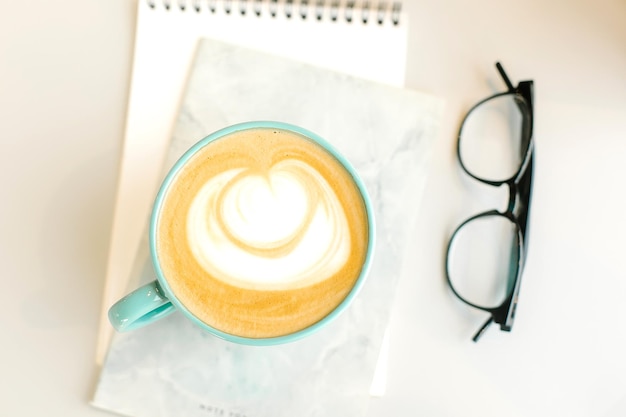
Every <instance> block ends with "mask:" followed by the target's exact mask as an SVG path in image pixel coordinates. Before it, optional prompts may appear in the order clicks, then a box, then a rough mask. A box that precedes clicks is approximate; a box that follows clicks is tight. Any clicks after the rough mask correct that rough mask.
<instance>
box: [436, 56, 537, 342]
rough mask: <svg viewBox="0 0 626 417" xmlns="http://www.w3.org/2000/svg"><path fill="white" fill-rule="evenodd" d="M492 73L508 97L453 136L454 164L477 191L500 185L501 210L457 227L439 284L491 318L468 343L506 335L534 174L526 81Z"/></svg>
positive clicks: (493, 100) (472, 115)
mask: <svg viewBox="0 0 626 417" xmlns="http://www.w3.org/2000/svg"><path fill="white" fill-rule="evenodd" d="M496 68H497V70H498V72H499V73H500V76H501V77H502V80H503V81H504V83H505V84H506V86H507V91H505V92H501V93H497V94H494V95H492V96H490V97H487V98H486V99H484V100H481V101H480V102H478V104H476V105H475V106H474V107H472V108H471V109H470V110H469V111H468V113H467V114H466V115H465V118H464V119H463V122H462V123H461V127H460V128H459V134H458V140H457V157H458V159H459V163H460V165H461V168H462V169H463V171H465V173H466V174H468V175H469V176H470V177H472V178H474V179H475V180H477V181H480V182H481V183H483V184H486V185H490V186H493V187H500V186H503V185H506V186H507V187H508V191H509V202H508V205H507V208H506V210H504V211H498V210H496V209H494V210H489V211H485V212H483V213H479V214H476V215H474V216H472V217H470V218H469V219H467V220H465V221H464V222H463V223H461V224H460V225H459V226H458V227H457V228H456V230H455V231H454V233H453V234H452V237H451V238H450V241H449V243H448V249H447V253H446V265H445V270H446V271H445V272H446V280H447V282H448V285H449V286H450V288H451V289H452V292H453V293H454V295H456V296H457V297H458V298H459V299H460V300H461V301H463V302H464V303H465V304H467V305H469V306H471V307H474V308H477V309H480V310H483V311H485V312H487V313H489V314H490V317H489V319H488V320H487V321H486V322H485V323H484V324H483V325H482V326H481V328H480V329H479V330H478V332H477V333H476V334H475V335H474V337H473V339H472V340H474V342H476V341H478V339H479V338H480V336H481V335H482V334H483V333H484V331H485V330H486V329H487V328H488V327H489V325H491V324H492V323H493V322H496V323H497V324H499V325H500V329H501V330H503V331H511V328H512V327H513V321H514V319H515V310H516V308H517V303H518V299H519V290H520V283H521V276H522V271H523V268H524V263H525V260H526V253H527V245H528V215H529V210H530V200H531V192H532V174H533V155H534V144H533V81H521V82H520V83H519V84H518V85H517V87H514V86H513V84H511V81H510V80H509V77H508V76H507V75H506V73H505V72H504V69H503V68H502V65H500V63H496Z"/></svg>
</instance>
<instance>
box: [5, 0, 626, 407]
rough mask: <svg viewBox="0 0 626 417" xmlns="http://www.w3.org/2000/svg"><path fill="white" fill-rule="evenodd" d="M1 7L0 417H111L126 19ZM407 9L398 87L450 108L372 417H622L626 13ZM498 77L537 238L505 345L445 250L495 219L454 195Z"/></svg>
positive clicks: (71, 7)
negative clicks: (470, 224)
mask: <svg viewBox="0 0 626 417" xmlns="http://www.w3.org/2000/svg"><path fill="white" fill-rule="evenodd" d="M0 3H1V4H0V10H1V12H0V190H1V192H2V200H1V204H0V266H1V267H2V273H1V274H0V280H1V284H2V290H1V292H2V303H3V309H2V314H1V315H0V330H1V333H0V335H1V336H0V337H1V339H0V346H1V347H0V370H1V371H0V415H3V416H5V415H6V416H37V415H45V416H64V417H71V416H103V415H107V413H104V412H102V411H98V410H95V409H93V408H91V406H89V404H88V400H89V398H90V396H91V393H92V390H93V387H94V383H95V380H96V378H97V368H96V366H95V362H94V355H95V344H96V330H97V329H96V327H97V324H98V316H99V312H100V300H101V293H102V286H103V277H104V269H105V264H106V258H107V250H108V241H109V233H110V227H111V219H112V209H113V204H114V196H115V187H116V180H117V168H118V162H119V158H120V152H121V144H122V143H121V139H122V133H123V124H124V117H125V116H124V115H125V107H126V98H127V92H128V85H129V74H130V65H131V60H132V44H133V36H134V25H135V5H134V2H133V1H131V0H109V1H102V0H99V1H96V0H87V1H84V0H83V1H79V0H66V1H53V2H47V1H42V0H30V1H25V2H20V1H8V0H2V1H1V2H0ZM405 10H406V11H407V12H408V13H409V16H410V21H411V22H410V23H411V41H410V47H409V62H408V69H407V74H408V75H407V85H408V86H409V87H411V88H416V89H419V90H423V91H426V92H431V93H434V94H436V95H439V96H441V97H443V98H445V99H446V104H447V105H446V113H445V121H444V127H443V129H442V132H441V137H440V140H439V142H438V144H437V148H436V152H435V166H434V168H433V175H432V177H431V179H430V183H429V186H428V189H427V191H426V192H427V194H426V200H425V203H424V207H423V209H422V211H421V212H420V217H419V221H418V225H417V228H416V230H415V241H414V242H413V243H414V245H415V256H414V257H412V258H411V261H410V262H409V263H408V264H407V265H406V267H407V268H408V269H409V271H410V272H411V273H410V274H407V279H404V280H403V282H402V283H401V287H400V291H399V296H398V299H397V302H396V305H395V310H394V318H393V321H392V328H391V330H392V334H391V347H390V359H389V374H388V389H387V395H386V396H385V397H383V398H382V399H376V400H373V401H372V405H371V408H370V413H369V415H371V416H388V415H425V416H457V415H472V416H473V415H480V416H502V415H507V416H558V415H564V416H589V415H594V416H602V417H617V416H624V415H626V358H625V354H624V352H626V324H625V322H626V320H624V319H625V318H626V302H624V299H625V296H626V272H624V268H623V263H624V262H623V259H625V257H624V256H623V253H624V251H625V249H626V243H625V241H624V236H625V235H626V216H624V213H625V212H626V196H625V193H624V189H625V184H626V164H625V163H624V161H626V3H625V2H624V1H623V0H611V1H609V0H603V1H591V0H588V1H565V0H558V1H552V2H544V1H541V0H526V1H508V2H502V1H497V0H474V1H471V2H464V1H458V0H456V1H453V0H440V1H430V0H423V1H419V2H418V1H408V0H407V1H405ZM496 60H500V61H501V62H502V63H503V64H504V66H505V68H506V70H507V72H508V73H509V76H510V77H511V78H512V80H513V82H514V83H516V82H517V81H519V80H522V79H534V80H535V87H536V96H535V97H536V107H535V112H536V113H535V118H536V120H535V130H534V132H535V140H536V147H537V148H536V166H535V185H534V194H533V206H532V211H531V222H530V228H531V229H530V233H531V240H530V243H529V257H528V261H527V265H526V271H525V273H524V279H523V283H522V289H521V293H520V304H519V308H518V314H517V320H516V323H515V327H514V329H513V332H511V333H503V332H500V331H499V330H498V329H497V328H496V327H493V328H491V329H489V331H488V333H486V334H485V335H484V337H483V339H481V341H480V342H479V343H478V344H474V343H472V342H471V341H470V338H471V336H472V334H473V332H474V331H475V330H476V329H477V328H478V327H479V326H480V324H482V322H483V321H484V314H482V313H478V312H474V311H470V309H469V308H467V307H466V306H464V305H461V304H460V303H459V302H457V301H456V300H455V299H454V298H453V297H452V296H451V294H450V292H449V290H448V289H447V288H446V284H445V281H444V276H443V259H444V254H443V252H444V249H445V245H446V243H447V238H448V236H449V234H450V232H451V231H452V230H453V228H454V227H455V226H456V224H457V223H458V222H459V221H460V220H462V219H463V218H465V217H467V216H468V215H470V214H473V213H475V212H477V211H478V210H480V209H481V208H483V209H484V208H490V205H491V204H498V205H502V204H504V203H505V201H506V197H507V196H506V193H505V192H504V191H503V190H500V191H498V190H489V189H483V188H478V187H476V186H475V185H474V184H471V182H469V181H466V180H465V179H464V178H463V176H462V175H461V173H460V171H459V169H458V167H457V163H456V159H455V154H454V139H455V138H454V137H455V133H456V130H457V127H458V123H459V121H460V119H461V117H462V115H463V112H464V111H465V110H467V109H468V108H469V106H471V105H472V104H473V103H474V102H476V101H477V100H479V99H480V98H483V97H484V96H487V95H489V94H491V93H492V92H494V91H495V90H499V89H502V88H504V86H503V85H502V84H501V82H500V80H499V79H498V76H497V73H496V71H495V68H494V66H493V64H494V62H495V61H496ZM487 195H491V196H492V197H487ZM494 202H495V203H494Z"/></svg>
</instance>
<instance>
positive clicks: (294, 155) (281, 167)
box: [155, 128, 370, 338]
mask: <svg viewBox="0 0 626 417" xmlns="http://www.w3.org/2000/svg"><path fill="white" fill-rule="evenodd" d="M157 216H158V217H157V226H156V234H155V241H156V252H157V258H158V263H159V265H160V267H161V269H162V271H163V276H164V278H165V280H166V281H167V284H168V285H169V287H170V290H171V292H172V293H173V295H174V296H175V297H176V298H177V299H178V300H179V301H180V303H181V304H182V305H184V306H185V308H186V309H187V310H188V311H189V312H190V313H191V314H192V315H194V316H195V317H196V318H197V319H199V320H200V321H202V322H203V323H205V324H207V325H209V326H211V327H213V328H216V329H218V330H220V331H222V332H225V333H228V334H232V335H236V336H241V337H247V338H271V337H278V336H284V335H288V334H291V333H294V332H297V331H299V330H302V329H305V328H307V327H309V326H311V325H312V324H314V323H316V322H318V321H319V320H321V319H323V318H324V317H325V316H327V315H328V314H329V313H330V312H332V311H333V310H334V309H335V308H336V307H337V306H338V305H339V304H340V303H341V302H342V301H343V300H344V298H345V297H346V296H347V295H348V293H349V292H350V290H351V289H352V288H353V286H354V285H355V283H356V281H357V279H358V278H359V276H360V274H361V270H362V268H363V265H364V263H365V258H366V256H367V251H368V243H369V238H370V235H369V230H368V213H367V210H366V207H365V203H364V200H363V197H362V195H361V192H360V190H359V188H358V186H357V185H356V183H355V181H354V179H353V177H352V175H351V174H350V172H348V171H347V170H346V168H345V167H344V166H343V165H342V163H341V162H340V161H338V160H337V158H336V157H335V156H334V155H332V153H330V152H329V151H327V150H326V149H325V148H324V147H323V146H321V145H319V144H317V143H316V142H314V141H312V140H311V139H308V138H306V137H305V136H302V135H300V134H298V133H295V132H292V131H289V130H282V129H274V128H252V129H248V130H241V131H236V132H233V133H230V134H228V135H226V136H224V137H221V138H219V139H216V140H214V141H212V142H209V143H207V144H206V145H205V146H203V147H202V148H200V149H199V150H197V151H196V153H195V154H193V155H192V156H191V157H190V159H189V160H187V162H186V163H185V164H184V165H183V166H182V167H181V168H180V169H179V170H178V172H177V173H176V174H175V175H174V177H173V178H172V180H171V182H170V183H169V185H168V187H167V189H166V190H165V194H164V198H163V201H162V204H161V207H160V209H159V212H158V214H157Z"/></svg>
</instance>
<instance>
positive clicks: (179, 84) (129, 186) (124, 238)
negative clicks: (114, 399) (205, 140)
mask: <svg viewBox="0 0 626 417" xmlns="http://www.w3.org/2000/svg"><path fill="white" fill-rule="evenodd" d="M137 7H138V9H137V28H136V35H135V50H134V61H133V69H132V78H131V88H130V94H129V103H128V109H127V120H126V130H125V137H124V145H123V153H122V159H121V162H120V172H119V178H118V192H117V200H116V204H115V209H114V210H115V211H114V217H113V229H112V234H111V240H110V249H109V258H108V264H107V270H106V277H105V288H104V294H103V303H102V314H101V320H100V330H99V337H98V339H99V340H98V344H97V352H96V362H97V363H98V364H102V362H103V359H104V356H105V355H106V352H107V350H108V346H109V343H110V340H111V337H112V334H113V330H112V328H111V326H110V324H109V323H108V319H107V316H106V313H107V310H108V308H109V307H110V306H111V305H112V304H113V303H114V302H115V301H116V300H117V299H118V298H120V297H121V296H123V295H124V292H125V291H126V289H127V284H128V277H129V275H130V270H131V267H132V263H133V259H134V257H135V254H136V250H137V247H138V245H139V241H140V238H141V234H142V232H143V227H144V224H145V221H144V220H145V218H146V216H147V214H148V212H149V210H150V206H151V204H152V201H153V198H154V195H155V193H156V189H157V186H158V179H159V178H160V170H161V168H162V166H163V161H164V157H165V152H166V149H167V144H168V143H169V140H170V139H171V135H172V131H173V127H174V122H175V121H176V117H177V112H178V109H179V107H180V104H181V98H182V92H183V88H184V86H185V85H186V82H187V77H188V75H189V71H190V67H191V63H192V61H193V57H194V52H195V50H196V46H197V43H198V40H199V39H201V38H212V39H216V40H221V41H226V42H229V43H233V44H236V45H241V46H245V47H249V48H253V49H256V50H259V51H264V52H269V53H272V54H276V55H279V56H283V57H287V58H290V59H295V60H298V61H301V62H305V63H310V64H314V65H317V66H320V67H323V68H328V69H331V70H335V71H340V72H344V73H347V74H351V75H354V76H357V77H360V78H364V79H369V80H373V81H378V82H382V83H386V84H390V85H394V86H402V85H403V84H404V75H405V67H406V47H407V35H408V27H407V19H406V17H405V16H404V15H403V14H402V11H401V5H400V3H399V2H397V1H378V2H377V1H362V2H355V1H335V0H324V1H319V0H309V1H306V0H295V1H294V0H260V1H259V0H247V1H246V0H138V4H137Z"/></svg>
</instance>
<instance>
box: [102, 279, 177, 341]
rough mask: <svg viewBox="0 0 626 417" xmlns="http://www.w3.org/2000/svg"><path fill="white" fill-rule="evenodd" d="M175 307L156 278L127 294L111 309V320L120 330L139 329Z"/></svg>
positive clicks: (165, 314) (170, 311)
mask: <svg viewBox="0 0 626 417" xmlns="http://www.w3.org/2000/svg"><path fill="white" fill-rule="evenodd" d="M174 310H175V307H174V306H173V305H172V303H171V301H170V300H169V299H168V298H167V296H166V295H165V293H164V291H163V289H162V288H161V285H160V284H159V282H158V281H156V280H154V281H152V282H150V283H148V284H146V285H144V286H142V287H139V288H137V289H136V290H135V291H133V292H131V293H130V294H128V295H126V296H125V297H124V298H122V299H120V300H119V301H118V302H116V303H115V304H113V305H112V306H111V308H110V309H109V321H110V322H111V324H112V325H113V327H114V328H115V330H117V331H118V332H125V331H128V330H134V329H138V328H140V327H143V326H145V325H147V324H150V323H153V322H155V321H157V320H159V319H161V318H163V317H165V316H167V315H168V314H170V313H172V312H173V311H174Z"/></svg>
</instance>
